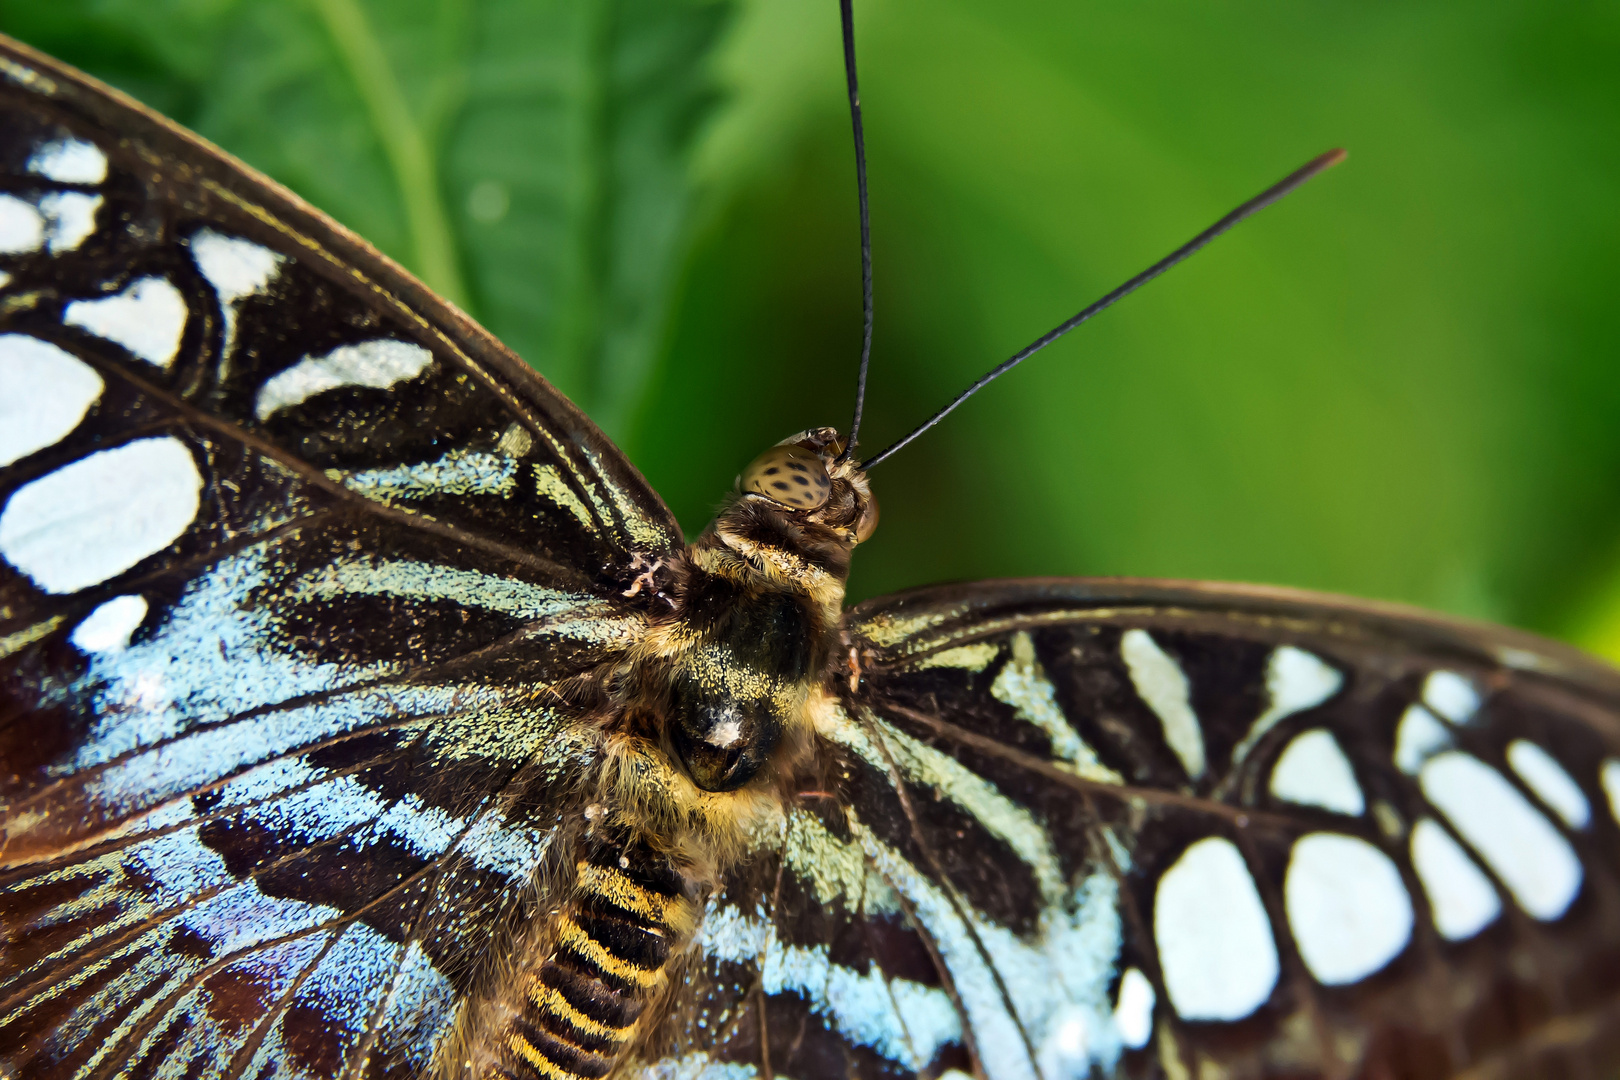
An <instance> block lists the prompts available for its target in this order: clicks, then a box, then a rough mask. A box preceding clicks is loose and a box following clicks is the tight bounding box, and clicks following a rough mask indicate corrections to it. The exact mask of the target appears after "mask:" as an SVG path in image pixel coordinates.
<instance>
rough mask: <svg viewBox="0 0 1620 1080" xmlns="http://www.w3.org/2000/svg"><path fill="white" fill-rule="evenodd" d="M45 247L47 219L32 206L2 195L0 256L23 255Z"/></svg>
mask: <svg viewBox="0 0 1620 1080" xmlns="http://www.w3.org/2000/svg"><path fill="white" fill-rule="evenodd" d="M44 246H45V219H44V217H42V216H41V215H40V212H39V211H38V210H36V209H35V208H34V207H33V205H32V204H30V203H27V202H24V201H23V200H22V199H19V198H17V196H15V195H0V255H21V254H23V253H24V252H28V251H38V250H39V249H40V248H42V247H44Z"/></svg>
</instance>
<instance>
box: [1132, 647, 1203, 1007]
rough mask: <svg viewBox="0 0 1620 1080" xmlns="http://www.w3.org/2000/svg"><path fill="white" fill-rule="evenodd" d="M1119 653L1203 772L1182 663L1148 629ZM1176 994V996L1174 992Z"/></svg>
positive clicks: (1195, 774) (1184, 756)
mask: <svg viewBox="0 0 1620 1080" xmlns="http://www.w3.org/2000/svg"><path fill="white" fill-rule="evenodd" d="M1119 652H1120V655H1121V656H1122V657H1124V659H1125V666H1126V667H1127V668H1128V669H1129V670H1130V673H1131V682H1132V683H1133V684H1135V686H1136V692H1137V694H1138V695H1140V696H1141V698H1142V700H1143V701H1144V702H1146V703H1147V706H1148V708H1150V709H1152V710H1153V712H1154V714H1155V715H1157V716H1158V718H1159V722H1160V723H1161V724H1163V725H1164V741H1165V742H1166V743H1167V744H1168V745H1169V747H1170V749H1171V750H1173V751H1174V752H1175V755H1176V757H1178V758H1180V759H1181V764H1182V767H1183V768H1185V769H1186V770H1187V775H1188V776H1189V777H1191V778H1192V779H1194V780H1196V779H1198V778H1199V777H1200V776H1203V775H1204V733H1203V730H1202V729H1201V728H1199V726H1198V717H1197V716H1196V715H1194V713H1193V710H1192V688H1191V687H1190V686H1189V685H1188V684H1187V676H1186V674H1185V673H1184V672H1183V671H1182V670H1181V665H1180V664H1177V663H1176V662H1175V659H1174V658H1172V657H1171V656H1170V654H1169V653H1167V652H1165V651H1164V650H1163V649H1161V648H1159V643H1158V642H1156V641H1154V640H1153V636H1152V635H1151V634H1149V633H1148V632H1147V631H1146V630H1127V631H1125V634H1124V636H1122V637H1121V638H1120V641H1119ZM1172 996H1174V995H1172Z"/></svg>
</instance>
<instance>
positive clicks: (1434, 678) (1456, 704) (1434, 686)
mask: <svg viewBox="0 0 1620 1080" xmlns="http://www.w3.org/2000/svg"><path fill="white" fill-rule="evenodd" d="M1423 704H1425V705H1427V706H1428V707H1429V708H1430V710H1431V711H1433V712H1435V713H1437V714H1438V715H1440V716H1443V717H1445V718H1446V719H1447V720H1450V721H1451V722H1452V723H1453V724H1465V723H1467V722H1468V721H1469V720H1471V719H1473V716H1474V714H1475V713H1476V712H1478V711H1479V691H1478V690H1477V689H1475V688H1474V684H1473V683H1472V682H1470V681H1469V680H1468V679H1467V678H1465V677H1463V676H1461V675H1459V674H1457V673H1456V672H1455V671H1436V672H1434V673H1433V674H1431V675H1430V676H1429V677H1428V679H1426V680H1424V683H1423Z"/></svg>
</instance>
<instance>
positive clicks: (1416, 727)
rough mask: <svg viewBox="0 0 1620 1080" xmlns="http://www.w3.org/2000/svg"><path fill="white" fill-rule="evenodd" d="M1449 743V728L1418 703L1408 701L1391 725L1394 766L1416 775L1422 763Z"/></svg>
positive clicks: (1410, 774) (1409, 774)
mask: <svg viewBox="0 0 1620 1080" xmlns="http://www.w3.org/2000/svg"><path fill="white" fill-rule="evenodd" d="M1450 746H1451V732H1449V731H1447V730H1446V727H1445V725H1444V724H1442V723H1440V721H1438V720H1436V719H1435V718H1434V714H1433V713H1431V712H1430V711H1429V710H1428V709H1425V708H1424V707H1423V706H1421V705H1412V706H1410V707H1408V708H1407V710H1406V712H1405V713H1403V714H1402V715H1401V722H1400V725H1399V726H1398V727H1397V728H1396V729H1395V767H1396V768H1397V769H1400V770H1401V772H1403V773H1405V774H1406V775H1408V776H1416V775H1417V774H1418V770H1420V769H1422V768H1423V763H1424V762H1425V761H1428V760H1429V759H1430V758H1431V757H1433V756H1434V755H1436V754H1438V753H1439V752H1440V751H1442V750H1445V749H1447V748H1449V747H1450Z"/></svg>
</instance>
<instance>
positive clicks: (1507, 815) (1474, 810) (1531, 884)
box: [1421, 750, 1582, 921]
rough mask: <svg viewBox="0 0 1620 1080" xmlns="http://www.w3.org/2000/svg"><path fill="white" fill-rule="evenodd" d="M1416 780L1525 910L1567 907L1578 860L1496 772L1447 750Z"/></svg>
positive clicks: (1551, 913) (1536, 914)
mask: <svg viewBox="0 0 1620 1080" xmlns="http://www.w3.org/2000/svg"><path fill="white" fill-rule="evenodd" d="M1421 783H1422V785H1423V794H1424V796H1425V797H1426V798H1427V799H1428V800H1429V802H1430V803H1431V804H1432V805H1434V806H1435V807H1436V808H1437V809H1439V810H1440V812H1441V813H1443V814H1445V815H1446V818H1447V820H1449V821H1450V822H1451V824H1452V827H1453V828H1455V829H1456V830H1457V831H1458V832H1459V833H1461V834H1462V837H1463V839H1464V840H1467V841H1468V843H1469V844H1470V845H1471V846H1472V847H1473V849H1474V850H1475V851H1477V852H1479V854H1480V856H1481V857H1482V858H1484V860H1485V862H1486V864H1487V865H1488V866H1489V867H1490V868H1491V870H1492V871H1494V872H1495V874H1496V876H1497V878H1498V879H1499V880H1500V881H1501V882H1502V884H1504V885H1506V886H1507V888H1508V891H1509V892H1510V893H1512V894H1513V899H1514V900H1516V901H1517V902H1518V905H1519V906H1520V907H1521V908H1523V909H1524V910H1525V912H1526V913H1527V914H1529V915H1530V916H1532V917H1533V918H1537V919H1541V920H1543V921H1547V920H1550V919H1556V918H1558V917H1559V916H1560V915H1562V914H1563V913H1564V912H1565V910H1567V909H1568V907H1569V905H1570V903H1571V902H1573V901H1574V899H1575V896H1576V894H1577V893H1579V892H1580V889H1581V878H1582V870H1581V863H1580V860H1579V859H1577V858H1576V857H1575V851H1574V849H1573V848H1571V847H1570V846H1569V841H1567V840H1565V839H1564V837H1563V836H1562V835H1561V834H1560V833H1559V832H1558V830H1557V829H1555V828H1553V826H1552V823H1551V822H1549V821H1548V820H1547V819H1546V818H1545V817H1543V816H1542V815H1541V814H1540V812H1539V811H1537V810H1536V808H1535V807H1533V806H1531V805H1530V803H1529V801H1528V800H1527V799H1525V797H1524V796H1523V795H1520V794H1519V792H1518V790H1517V789H1516V788H1514V787H1513V785H1512V784H1510V783H1508V782H1507V780H1506V779H1505V778H1504V777H1503V776H1502V774H1501V773H1499V772H1497V771H1496V770H1495V769H1493V768H1491V767H1490V766H1489V765H1486V764H1485V763H1484V762H1483V761H1480V760H1479V759H1478V758H1476V757H1471V756H1470V755H1468V754H1464V753H1461V752H1459V751H1456V750H1451V751H1447V752H1446V753H1443V754H1440V755H1439V756H1437V757H1435V758H1432V759H1431V760H1430V761H1429V762H1428V763H1427V764H1426V765H1424V766H1423V773H1422V776H1421Z"/></svg>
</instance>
